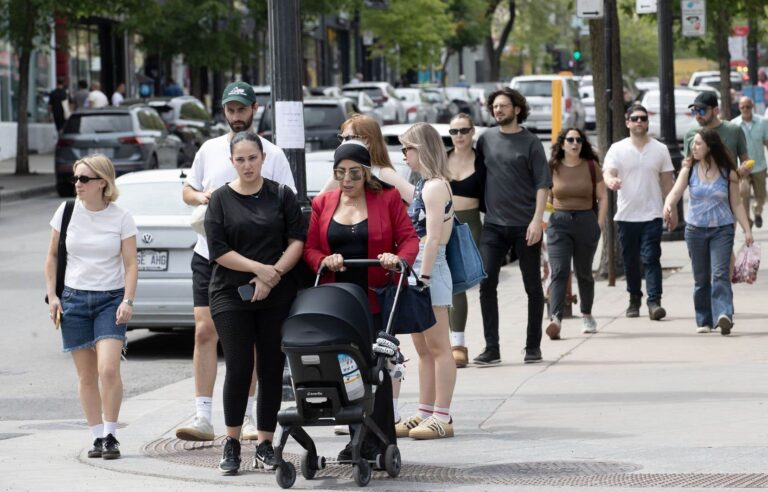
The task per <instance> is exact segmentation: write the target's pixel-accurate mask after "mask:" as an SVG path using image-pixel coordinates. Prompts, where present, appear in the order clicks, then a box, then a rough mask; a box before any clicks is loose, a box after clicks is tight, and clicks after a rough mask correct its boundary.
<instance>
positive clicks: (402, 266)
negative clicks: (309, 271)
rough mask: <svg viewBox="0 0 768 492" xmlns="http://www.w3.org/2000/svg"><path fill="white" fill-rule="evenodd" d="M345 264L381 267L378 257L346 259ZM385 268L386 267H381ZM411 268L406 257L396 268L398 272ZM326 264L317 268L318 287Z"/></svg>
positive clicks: (351, 266) (404, 271) (405, 271)
mask: <svg viewBox="0 0 768 492" xmlns="http://www.w3.org/2000/svg"><path fill="white" fill-rule="evenodd" d="M344 266H345V267H349V268H368V267H377V266H378V267H381V262H380V261H379V260H376V259H373V260H371V259H365V260H344ZM381 268H384V267H381ZM409 269H410V266H409V265H408V262H407V261H405V260H404V259H402V258H401V259H400V263H399V264H398V266H397V269H396V270H395V271H396V272H398V273H401V274H402V273H407V272H408V271H409ZM325 270H326V268H325V266H323V265H320V268H318V269H317V276H316V277H315V287H317V286H318V285H319V284H320V277H322V276H323V273H325Z"/></svg>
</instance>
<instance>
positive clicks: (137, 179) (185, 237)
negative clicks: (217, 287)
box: [116, 169, 197, 330]
mask: <svg viewBox="0 0 768 492" xmlns="http://www.w3.org/2000/svg"><path fill="white" fill-rule="evenodd" d="M188 171H189V170H188V169H160V170H151V171H140V172H135V173H129V174H124V175H123V176H120V177H119V178H117V181H116V182H117V187H118V189H119V190H120V196H119V198H118V199H117V202H116V203H117V204H118V205H119V206H121V207H122V208H124V209H125V210H127V211H129V212H130V213H131V215H133V218H134V220H135V221H136V226H137V227H138V229H139V233H138V235H137V236H136V246H137V247H138V250H139V256H138V260H139V282H138V286H137V288H136V299H135V300H134V306H133V318H132V319H131V321H130V323H128V329H129V330H132V329H136V328H149V329H153V330H155V329H172V328H193V327H194V326H195V319H194V315H193V313H192V308H193V305H192V304H193V303H192V270H191V269H190V262H191V260H192V252H193V248H194V246H195V243H196V242H197V235H196V234H195V232H194V231H193V230H192V228H191V227H190V225H189V218H190V215H191V214H192V210H193V209H194V207H191V206H189V205H187V204H186V203H184V201H183V200H182V199H181V192H182V188H183V187H184V181H185V180H186V172H188Z"/></svg>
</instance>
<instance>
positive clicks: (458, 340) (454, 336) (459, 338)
mask: <svg viewBox="0 0 768 492" xmlns="http://www.w3.org/2000/svg"><path fill="white" fill-rule="evenodd" d="M451 345H453V346H454V347H464V332H463V331H452V332H451Z"/></svg>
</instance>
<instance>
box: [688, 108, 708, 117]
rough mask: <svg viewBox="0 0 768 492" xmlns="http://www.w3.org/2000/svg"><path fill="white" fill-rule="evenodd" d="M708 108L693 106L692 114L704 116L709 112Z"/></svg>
mask: <svg viewBox="0 0 768 492" xmlns="http://www.w3.org/2000/svg"><path fill="white" fill-rule="evenodd" d="M707 111H708V110H707V108H691V114H692V115H693V116H697V115H698V116H704V115H705V114H707Z"/></svg>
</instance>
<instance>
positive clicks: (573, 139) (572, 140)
mask: <svg viewBox="0 0 768 492" xmlns="http://www.w3.org/2000/svg"><path fill="white" fill-rule="evenodd" d="M565 141H566V142H568V143H569V144H572V143H577V144H580V143H581V142H583V140H582V139H581V137H565Z"/></svg>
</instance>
